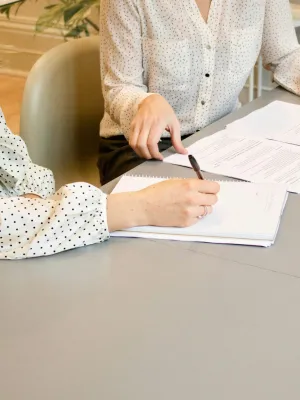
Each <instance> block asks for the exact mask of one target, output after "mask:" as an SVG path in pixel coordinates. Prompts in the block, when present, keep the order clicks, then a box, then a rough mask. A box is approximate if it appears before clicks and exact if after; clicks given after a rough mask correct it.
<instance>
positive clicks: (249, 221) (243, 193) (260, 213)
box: [113, 176, 287, 244]
mask: <svg viewBox="0 0 300 400" xmlns="http://www.w3.org/2000/svg"><path fill="white" fill-rule="evenodd" d="M164 179H166V178H152V177H134V176H124V177H122V178H121V180H120V182H119V183H118V185H117V186H116V188H115V190H114V191H113V193H120V192H126V191H136V190H140V189H143V188H145V187H147V186H150V185H153V184H155V183H158V182H161V181H163V180H164ZM218 197H219V200H218V203H217V204H216V205H215V206H214V211H213V213H212V214H210V215H208V216H206V217H205V218H203V219H201V220H199V222H198V223H197V224H196V225H193V226H191V227H188V228H168V227H149V226H148V227H136V228H132V229H129V230H127V231H126V234H124V235H123V236H130V233H133V232H134V233H135V234H134V235H133V236H135V237H137V236H138V233H140V234H141V237H145V236H144V235H143V234H145V233H146V234H147V237H151V236H149V234H150V235H151V234H153V235H167V236H170V235H171V236H172V238H173V239H176V236H178V238H177V240H184V237H189V238H190V237H194V238H198V239H199V241H201V240H200V239H201V237H203V239H204V238H205V237H208V238H209V240H208V241H213V239H212V238H215V239H216V240H215V241H216V242H218V241H220V240H221V239H222V238H223V239H226V238H227V239H230V240H231V239H233V238H235V239H241V240H244V239H245V240H249V241H251V240H262V241H264V240H266V241H271V242H272V241H274V239H275V237H276V233H277V230H278V226H279V222H280V216H281V213H282V211H283V208H284V205H285V202H286V197H287V192H286V188H285V186H281V185H273V184H268V185H262V184H250V183H244V182H220V193H219V195H218ZM116 235H118V236H119V235H121V236H122V234H120V233H118V234H116ZM153 237H154V236H153ZM156 238H157V236H156ZM159 238H163V237H159ZM168 238H169V237H168ZM204 241H205V240H204ZM223 242H225V241H223ZM227 242H228V241H226V243H227ZM245 244H246V243H245Z"/></svg>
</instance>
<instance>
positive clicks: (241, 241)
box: [111, 231, 274, 247]
mask: <svg viewBox="0 0 300 400" xmlns="http://www.w3.org/2000/svg"><path fill="white" fill-rule="evenodd" d="M111 236H115V237H129V238H134V237H135V238H143V239H157V240H174V241H180V242H201V243H215V244H240V245H244V246H259V247H270V246H272V244H273V243H274V240H251V239H236V238H216V237H208V236H207V237H205V236H202V237H201V238H199V237H198V236H187V235H165V234H159V233H147V232H136V233H135V232H127V231H120V232H119V231H118V232H113V233H112V234H111Z"/></svg>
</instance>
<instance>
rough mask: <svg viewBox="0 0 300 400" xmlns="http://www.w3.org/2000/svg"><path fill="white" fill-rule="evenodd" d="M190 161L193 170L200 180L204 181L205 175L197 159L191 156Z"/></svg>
mask: <svg viewBox="0 0 300 400" xmlns="http://www.w3.org/2000/svg"><path fill="white" fill-rule="evenodd" d="M189 160H190V163H191V166H192V168H193V170H194V171H195V172H196V174H197V176H198V178H199V179H202V180H204V178H203V175H202V174H201V170H200V167H199V164H198V163H197V161H196V159H195V157H194V156H192V155H189Z"/></svg>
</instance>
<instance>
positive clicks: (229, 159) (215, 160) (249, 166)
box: [164, 101, 300, 193]
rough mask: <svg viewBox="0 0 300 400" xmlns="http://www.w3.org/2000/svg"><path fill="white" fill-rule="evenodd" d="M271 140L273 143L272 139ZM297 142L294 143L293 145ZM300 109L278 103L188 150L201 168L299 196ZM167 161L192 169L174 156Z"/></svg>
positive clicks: (233, 124) (204, 139) (167, 158)
mask: <svg viewBox="0 0 300 400" xmlns="http://www.w3.org/2000/svg"><path fill="white" fill-rule="evenodd" d="M270 139H271V140H270ZM290 143H294V144H290ZM295 144H299V145H300V107H299V106H297V105H294V104H289V103H284V102H279V101H276V102H274V103H271V104H270V105H268V106H266V107H264V108H262V109H260V110H258V111H255V112H253V113H252V114H250V115H248V116H247V117H245V118H242V119H240V120H237V121H235V122H233V123H232V124H230V125H228V126H227V128H226V129H225V130H223V131H221V132H217V133H215V134H214V135H212V136H208V137H206V138H203V139H201V140H198V141H197V142H196V143H194V144H193V145H191V146H190V147H188V151H189V154H193V155H194V157H195V158H196V159H197V161H198V163H199V165H200V167H201V169H203V170H204V171H207V172H211V173H215V174H219V175H225V176H229V177H233V178H237V179H241V180H244V181H250V182H255V183H280V184H285V185H287V188H288V190H289V191H290V192H295V193H300V146H296V145H295ZM164 161H165V162H167V163H171V164H177V165H182V166H186V167H191V165H190V163H189V160H188V157H187V156H184V155H180V154H174V155H171V156H169V157H166V158H165V160H164Z"/></svg>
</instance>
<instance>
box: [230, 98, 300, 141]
mask: <svg viewBox="0 0 300 400" xmlns="http://www.w3.org/2000/svg"><path fill="white" fill-rule="evenodd" d="M227 129H228V130H229V131H230V132H232V133H235V134H239V135H242V136H249V137H253V136H256V137H259V138H265V139H271V140H277V141H279V142H283V143H290V144H296V145H298V146H299V145H300V106H299V105H295V104H291V103H286V102H284V101H274V102H272V103H270V104H268V105H267V106H266V107H263V108H260V109H259V110H256V111H254V112H252V113H251V114H249V115H247V116H246V117H244V118H241V119H238V120H236V121H234V122H232V123H231V124H229V125H228V126H227Z"/></svg>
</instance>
